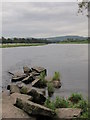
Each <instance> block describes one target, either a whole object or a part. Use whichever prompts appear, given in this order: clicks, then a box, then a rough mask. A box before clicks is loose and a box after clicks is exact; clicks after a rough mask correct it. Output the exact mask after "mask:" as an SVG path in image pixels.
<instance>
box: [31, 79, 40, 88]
mask: <svg viewBox="0 0 90 120" xmlns="http://www.w3.org/2000/svg"><path fill="white" fill-rule="evenodd" d="M39 81H40V79H39V78H37V79H35V80H34V81H33V82H32V86H33V87H38V83H39Z"/></svg>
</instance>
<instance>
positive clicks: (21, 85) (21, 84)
mask: <svg viewBox="0 0 90 120" xmlns="http://www.w3.org/2000/svg"><path fill="white" fill-rule="evenodd" d="M16 84H17V86H18V87H19V88H20V89H21V88H22V87H26V84H24V83H23V82H17V83H16Z"/></svg>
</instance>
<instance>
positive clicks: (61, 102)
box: [44, 93, 88, 118]
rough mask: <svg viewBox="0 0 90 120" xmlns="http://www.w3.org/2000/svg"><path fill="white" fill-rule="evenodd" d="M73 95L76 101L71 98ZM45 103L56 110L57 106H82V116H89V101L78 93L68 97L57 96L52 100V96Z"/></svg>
mask: <svg viewBox="0 0 90 120" xmlns="http://www.w3.org/2000/svg"><path fill="white" fill-rule="evenodd" d="M72 97H73V98H74V99H73V100H74V102H72V101H71V99H70V98H72ZM44 105H45V106H46V107H48V108H50V109H52V110H54V111H56V109H57V108H81V109H82V115H81V116H80V118H88V101H87V100H85V99H84V98H83V97H82V95H81V94H78V93H77V94H76V93H73V94H72V95H71V96H70V97H69V98H68V99H65V98H60V97H56V99H55V100H53V101H51V100H50V98H48V99H47V100H46V101H45V104H44Z"/></svg>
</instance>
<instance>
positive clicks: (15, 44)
mask: <svg viewBox="0 0 90 120" xmlns="http://www.w3.org/2000/svg"><path fill="white" fill-rule="evenodd" d="M42 45H46V44H45V43H13V44H12V43H8V44H1V45H0V48H10V47H25V46H42Z"/></svg>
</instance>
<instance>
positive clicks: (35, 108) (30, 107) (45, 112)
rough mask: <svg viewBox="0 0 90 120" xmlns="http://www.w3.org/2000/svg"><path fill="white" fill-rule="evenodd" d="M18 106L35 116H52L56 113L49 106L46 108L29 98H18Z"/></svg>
mask: <svg viewBox="0 0 90 120" xmlns="http://www.w3.org/2000/svg"><path fill="white" fill-rule="evenodd" d="M16 106H17V107H19V108H21V109H22V110H24V111H25V112H26V113H28V114H29V115H35V116H38V115H42V116H51V117H53V116H54V115H55V113H54V112H53V111H52V110H50V109H49V108H46V107H44V106H42V105H39V104H36V103H33V102H31V101H28V100H23V99H20V98H17V100H16Z"/></svg>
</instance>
